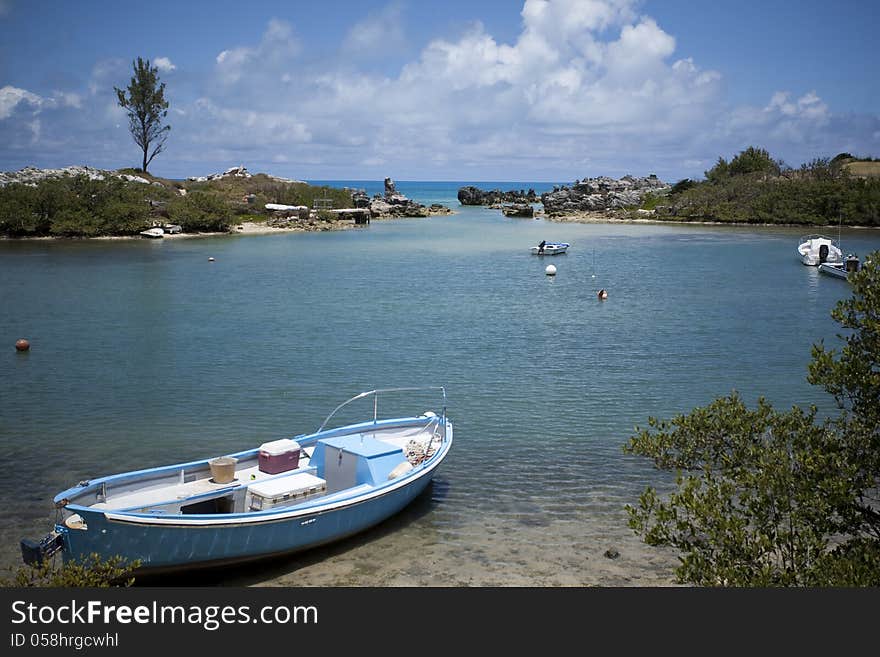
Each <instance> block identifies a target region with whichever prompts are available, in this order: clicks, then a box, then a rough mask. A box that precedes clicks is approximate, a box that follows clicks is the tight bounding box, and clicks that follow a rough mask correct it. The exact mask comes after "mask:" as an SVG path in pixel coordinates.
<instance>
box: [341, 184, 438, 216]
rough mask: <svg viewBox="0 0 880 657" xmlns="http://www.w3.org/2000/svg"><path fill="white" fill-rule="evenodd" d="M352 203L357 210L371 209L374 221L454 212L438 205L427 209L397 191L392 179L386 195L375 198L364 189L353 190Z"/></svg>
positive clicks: (386, 188) (434, 204)
mask: <svg viewBox="0 0 880 657" xmlns="http://www.w3.org/2000/svg"><path fill="white" fill-rule="evenodd" d="M351 202H352V204H353V205H354V207H356V208H369V210H370V216H371V217H372V218H374V219H383V218H392V217H429V216H431V215H437V214H452V210H450V209H449V208H447V207H445V206H443V205H440V204H438V203H433V204H431V206H430V207H426V206H424V205H422V204H421V203H417V202H415V201H413V200H411V199H409V198H407V197H406V196H404V195H403V194H401V193H400V192H398V191H397V189H396V187H395V185H394V181H393V180H392V179H391V178H386V179H385V193H384V194H374V195H373V198H370V197H369V196H368V195H367V192H366V191H365V190H363V189H355V190H351Z"/></svg>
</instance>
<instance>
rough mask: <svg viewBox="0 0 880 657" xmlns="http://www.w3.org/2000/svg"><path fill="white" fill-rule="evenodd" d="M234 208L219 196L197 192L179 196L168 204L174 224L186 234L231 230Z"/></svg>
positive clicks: (169, 214) (169, 213)
mask: <svg viewBox="0 0 880 657" xmlns="http://www.w3.org/2000/svg"><path fill="white" fill-rule="evenodd" d="M232 215H233V212H232V208H230V206H229V205H228V204H227V203H226V202H225V201H224V200H223V199H222V198H221V197H220V196H219V195H218V194H214V193H211V192H203V191H195V192H190V193H188V194H187V195H186V196H178V197H177V198H175V199H173V200H172V201H171V202H170V203H169V204H168V216H169V218H170V219H171V221H172V223H175V224H180V226H182V227H183V230H184V231H186V232H199V231H202V232H219V231H226V230H229V226H230V224H231V223H232Z"/></svg>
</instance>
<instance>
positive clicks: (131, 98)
mask: <svg viewBox="0 0 880 657" xmlns="http://www.w3.org/2000/svg"><path fill="white" fill-rule="evenodd" d="M132 66H133V68H134V75H133V76H132V77H131V82H129V84H128V87H127V88H126V89H119V88H117V87H113V89H114V91H116V96H117V97H118V99H119V105H120V107H124V108H125V110H126V111H127V112H128V130H129V132H131V136H132V138H133V139H134V142H135V143H136V144H137V145H138V146H140V147H141V150H142V151H143V152H144V159H143V166H142V167H141V171H143V172H144V173H146V172H147V166H148V165H149V164H150V162H152V161H153V158H154V157H156V156H157V155H158V154H159V153H161V152H162V151H163V150H164V148H165V140H166V139H167V137H168V132H169V131H170V130H171V126H170V125H162V123H163V120H164V119H165V117H166V116H167V115H168V101H167V100H165V83H164V82H161V83H160V82H159V74H158V73H159V69H158V68H156V67H151V66H150V60H146V61H144V60H143V59H141V58H140V57H138V58H137V61H136V62H133V63H132ZM126 91H128V95H126ZM150 148H152V152H150Z"/></svg>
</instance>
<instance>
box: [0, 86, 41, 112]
mask: <svg viewBox="0 0 880 657" xmlns="http://www.w3.org/2000/svg"><path fill="white" fill-rule="evenodd" d="M22 103H23V104H25V105H28V106H30V108H31V109H32V110H34V111H39V110H40V108H41V107H42V106H43V105H44V103H45V100H44V99H43V98H41V97H40V96H38V95H37V94H35V93H31V92H30V91H28V90H27V89H19V88H18V87H13V86H11V85H6V86H5V87H3V88H0V119H8V118H9V117H10V116H12V113H13V112H14V111H15V108H16V107H18V106H19V105H20V104H22Z"/></svg>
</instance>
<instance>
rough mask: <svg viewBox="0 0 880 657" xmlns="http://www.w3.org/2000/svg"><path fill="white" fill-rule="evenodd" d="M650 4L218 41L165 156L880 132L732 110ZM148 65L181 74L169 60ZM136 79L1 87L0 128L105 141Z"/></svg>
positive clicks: (683, 155) (451, 163) (728, 149)
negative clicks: (430, 30) (438, 33)
mask: <svg viewBox="0 0 880 657" xmlns="http://www.w3.org/2000/svg"><path fill="white" fill-rule="evenodd" d="M2 1H3V0H0V2H2ZM642 4H643V3H641V2H640V1H639V0H552V1H551V0H525V1H524V3H523V5H522V10H521V13H520V18H521V24H520V29H519V32H518V33H517V34H516V36H515V37H513V38H511V39H508V40H507V41H504V40H500V39H499V38H497V37H496V35H493V34H492V33H491V32H490V30H489V29H487V27H486V26H485V25H484V24H482V23H480V22H478V21H474V22H471V23H469V24H467V25H466V26H464V27H462V28H461V29H460V30H459V32H457V33H455V34H454V35H452V36H449V35H447V36H446V37H445V38H436V39H433V40H431V41H430V42H428V43H424V44H421V46H420V48H419V50H418V51H409V50H408V48H407V46H411V45H412V44H407V43H406V35H407V31H406V29H405V16H404V12H403V10H402V5H400V4H399V3H398V2H396V1H394V2H392V3H391V4H389V5H387V6H385V7H383V8H382V9H380V10H378V11H376V12H375V13H373V14H369V15H366V16H363V17H360V18H358V17H355V18H354V19H353V21H354V22H353V23H352V27H351V28H350V29H349V30H348V31H346V32H345V33H344V36H343V37H342V38H341V39H340V41H339V42H338V43H336V44H333V45H334V46H336V47H337V51H336V53H335V54H333V53H331V56H325V55H326V50H325V51H322V53H321V56H320V57H319V56H318V54H317V53H313V52H311V51H310V50H308V49H305V48H304V47H303V44H302V42H301V39H300V38H299V37H298V36H297V33H296V29H295V25H293V24H291V23H289V22H287V21H284V20H281V19H277V18H273V19H271V20H269V21H268V22H267V23H266V26H265V28H264V30H263V31H262V33H261V34H259V35H257V36H256V37H255V38H252V39H250V40H248V39H242V41H241V42H239V43H233V44H224V45H226V47H225V48H218V49H217V51H215V52H216V53H217V54H216V55H215V56H214V61H213V69H212V71H211V74H209V75H208V76H203V77H202V78H200V80H199V87H198V88H197V89H196V88H192V89H184V88H183V87H182V86H179V87H178V88H177V90H176V93H175V94H174V95H175V97H176V98H179V99H181V100H179V101H177V102H172V112H173V114H172V116H173V124H174V132H173V133H172V134H173V135H174V136H173V139H172V140H171V141H170V142H169V149H168V151H167V152H166V153H165V154H164V155H163V158H164V162H163V164H164V163H165V162H168V161H169V160H170V159H171V158H172V157H174V153H175V151H176V152H180V153H187V154H189V158H193V157H197V158H202V159H204V160H205V161H211V162H213V163H214V164H213V165H211V166H212V168H214V169H215V170H219V169H220V168H222V166H223V164H229V163H231V164H239V163H241V162H243V161H244V162H245V163H246V164H248V166H249V167H251V168H253V167H254V166H257V164H258V162H265V163H267V164H275V165H277V166H278V167H282V166H283V167H284V168H283V169H281V170H277V173H278V174H279V175H287V176H292V177H314V178H320V177H325V178H332V177H347V176H351V175H357V176H379V177H382V176H384V175H388V174H392V175H395V176H396V177H400V176H401V175H408V176H413V177H425V178H430V177H437V178H447V179H461V178H472V179H475V180H479V179H484V180H492V179H498V176H505V175H509V172H512V171H514V170H515V171H516V172H517V175H519V176H522V177H524V178H526V179H528V178H531V179H562V180H567V179H573V178H576V177H583V176H585V175H600V174H609V175H623V174H625V173H634V174H637V175H643V174H646V173H649V172H650V173H655V172H656V173H658V175H664V173H666V174H668V175H679V174H684V175H689V176H694V175H697V174H699V173H702V171H703V170H704V169H705V168H706V167H707V166H708V165H711V163H712V162H714V161H715V160H716V159H717V157H718V155H725V156H732V155H734V154H735V153H736V152H738V151H739V150H741V149H742V148H745V147H746V146H749V145H758V146H762V147H767V148H768V149H770V151H771V153H773V154H774V156H783V155H784V156H785V157H786V158H793V157H797V156H798V155H797V154H799V153H801V152H804V153H805V154H806V157H805V158H804V160H801V161H805V160H806V159H809V158H810V157H815V156H816V155H821V154H823V153H831V154H833V153H836V152H839V151H841V150H847V149H848V147H847V146H845V145H846V144H851V143H855V144H856V145H857V147H856V148H852V149H850V150H851V151H852V152H856V151H859V152H861V150H863V147H858V144H859V143H860V142H859V137H864V139H871V135H876V134H880V124H878V119H877V117H863V118H862V120H860V121H856V120H854V119H853V118H852V117H848V118H846V119H844V118H841V117H836V116H835V115H834V114H833V113H832V112H831V110H830V108H829V106H828V105H827V104H826V103H825V102H824V101H823V100H822V98H821V96H820V93H819V92H818V91H806V90H798V92H797V93H792V92H785V91H780V92H778V93H776V94H774V95H773V96H772V97H771V98H769V99H768V100H767V102H766V103H763V104H759V105H757V106H754V107H743V106H741V107H730V106H729V103H728V101H727V99H726V98H725V97H724V95H723V85H722V82H723V78H722V74H721V72H719V71H715V70H711V69H707V68H706V67H705V66H703V65H701V63H700V62H699V61H695V60H694V58H693V57H692V56H691V53H686V52H685V53H679V52H678V48H679V46H678V44H677V42H676V38H675V35H673V34H670V33H669V32H667V31H666V30H665V29H664V28H663V26H662V25H660V24H659V23H658V22H657V21H656V20H655V19H654V18H652V17H651V16H647V15H644V14H643V13H641V7H642ZM390 52H394V54H395V55H396V57H397V59H396V60H394V66H393V67H387V68H381V70H382V72H378V70H380V67H378V66H376V63H377V62H376V60H375V59H373V60H372V61H370V60H371V57H381V56H384V54H388V53H390ZM403 52H406V53H410V54H408V55H407V58H406V61H403V60H401V59H400V57H401V53H403ZM377 53H379V54H377ZM383 53H384V54H383ZM153 63H154V65H156V66H158V67H160V70H163V71H171V70H174V64H173V63H172V62H171V61H170V59H168V58H167V57H158V58H156V59H155V60H154V62H153ZM382 63H384V62H382ZM369 66H373V68H369ZM130 74H131V63H130V62H129V61H126V60H121V59H108V60H104V61H101V62H98V63H97V64H95V66H94V68H93V70H92V73H91V77H90V80H89V83H88V86H87V91H88V93H86V92H85V91H84V92H83V93H74V92H67V93H66V94H60V93H51V94H49V93H48V92H45V93H43V95H42V96H41V95H38V94H36V93H33V92H31V91H27V90H24V89H17V88H14V87H4V88H3V89H0V120H2V119H7V121H6V123H7V125H9V124H10V122H11V120H12V119H13V118H15V117H19V116H20V117H21V120H22V121H24V120H25V119H27V120H28V121H31V122H33V120H34V118H35V116H36V115H37V114H38V113H39V114H40V119H41V124H42V127H41V129H39V128H38V129H35V128H34V127H33V126H30V127H29V126H25V125H24V123H22V124H21V125H20V128H21V132H22V134H24V133H25V132H28V131H29V133H30V134H39V135H40V138H41V139H43V140H46V139H48V135H49V134H52V133H53V132H54V133H55V134H58V133H59V132H61V130H60V129H58V128H56V127H54V126H53V124H51V122H50V120H49V116H50V114H51V115H53V116H54V115H55V114H56V113H59V114H60V113H61V112H67V113H72V112H74V111H76V110H78V112H77V113H78V114H80V115H89V116H91V117H94V120H93V122H94V123H96V124H100V125H96V128H95V129H97V128H101V129H104V130H105V133H106V128H107V126H120V127H118V128H114V130H115V132H113V134H114V135H121V136H114V139H124V138H125V121H124V116H123V115H121V114H120V112H121V109H120V108H118V107H117V106H116V104H115V99H114V98H112V94H111V93H109V92H108V90H110V89H112V87H113V86H114V85H116V86H120V85H122V84H125V83H126V82H127V80H128V78H129V77H130ZM179 84H180V85H183V84H184V81H183V80H181V81H179ZM184 92H189V93H184ZM187 97H189V98H197V100H193V101H185V100H183V99H185V98H187ZM50 110H51V112H50ZM2 123H3V122H2V121H0V125H2ZM8 134H11V135H14V134H15V133H14V132H13V131H12V130H11V129H10V130H9V131H8ZM65 134H73V133H72V132H71V131H69V130H68V131H67V133H65ZM89 134H91V133H89ZM864 139H863V141H862V142H861V143H863V142H864ZM874 139H875V142H876V137H874ZM822 148H825V149H830V150H819V149H822ZM798 149H800V150H798ZM810 149H813V150H812V152H810ZM194 153H195V154H197V155H192V154H194ZM231 164H230V165H231ZM361 167H364V168H365V169H361ZM385 167H394V171H392V170H390V169H389V170H388V171H383V170H382V169H383V168H385ZM395 172H397V173H395ZM400 172H403V173H400ZM182 173H183V174H184V175H188V174H189V172H182Z"/></svg>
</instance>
